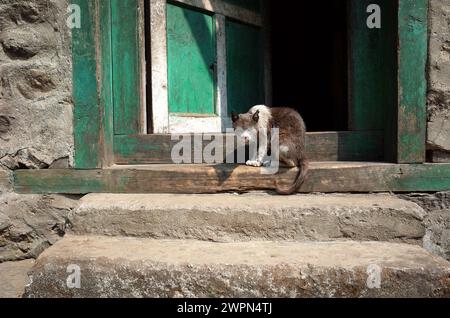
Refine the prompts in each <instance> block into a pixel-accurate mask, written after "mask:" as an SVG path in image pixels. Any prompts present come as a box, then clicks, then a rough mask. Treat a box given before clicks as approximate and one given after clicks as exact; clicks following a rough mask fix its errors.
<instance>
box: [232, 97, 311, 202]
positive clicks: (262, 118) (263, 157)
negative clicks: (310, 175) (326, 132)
mask: <svg viewBox="0 0 450 318" xmlns="http://www.w3.org/2000/svg"><path fill="white" fill-rule="evenodd" d="M231 118H232V121H233V128H234V129H235V131H236V133H237V134H238V137H240V138H243V139H244V141H245V142H246V143H247V144H248V143H251V142H257V143H258V151H257V155H256V158H252V159H251V160H249V161H247V163H246V164H247V165H248V166H254V167H262V166H264V165H266V164H267V160H268V159H267V158H268V153H269V151H278V150H277V149H270V142H269V141H270V140H271V137H270V136H271V132H272V129H273V128H278V129H279V153H278V157H279V160H280V162H281V163H282V164H284V165H286V166H288V167H298V168H299V171H298V173H297V176H296V179H295V181H294V183H293V184H292V185H291V186H290V187H289V188H287V189H282V188H281V187H280V186H279V185H278V184H276V188H275V190H276V192H277V193H278V194H282V195H290V194H293V193H296V192H297V191H298V189H299V188H300V187H301V186H302V184H303V183H304V181H305V179H306V176H307V172H308V160H307V158H306V155H305V137H306V126H305V123H304V121H303V118H302V117H301V116H300V114H299V113H298V112H297V111H295V110H293V109H291V108H270V107H267V106H264V105H257V106H254V107H252V108H251V109H250V110H249V111H248V112H247V113H245V114H237V113H232V114H231ZM261 132H264V133H267V135H268V136H267V138H258V137H257V136H259V135H260V133H261ZM254 138H257V139H258V140H253V139H254ZM272 157H273V156H272Z"/></svg>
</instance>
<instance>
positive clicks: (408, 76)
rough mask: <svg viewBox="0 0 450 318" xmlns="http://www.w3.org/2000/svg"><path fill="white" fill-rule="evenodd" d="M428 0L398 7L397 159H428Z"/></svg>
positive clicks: (405, 0) (406, 1) (406, 2)
mask: <svg viewBox="0 0 450 318" xmlns="http://www.w3.org/2000/svg"><path fill="white" fill-rule="evenodd" d="M427 52H428V0H400V2H399V9H398V60H399V62H398V63H399V65H398V133H397V162H399V163H422V162H425V160H426V123H427V120H426V93H427V81H426V63H427Z"/></svg>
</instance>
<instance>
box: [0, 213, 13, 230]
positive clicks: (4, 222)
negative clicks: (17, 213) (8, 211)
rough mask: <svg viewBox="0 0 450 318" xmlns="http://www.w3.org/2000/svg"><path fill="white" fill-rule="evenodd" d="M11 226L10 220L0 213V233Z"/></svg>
mask: <svg viewBox="0 0 450 318" xmlns="http://www.w3.org/2000/svg"><path fill="white" fill-rule="evenodd" d="M10 226H11V219H10V218H9V217H7V216H6V215H5V214H3V213H1V212H0V233H2V232H4V231H5V230H6V229H8V228H9V227H10Z"/></svg>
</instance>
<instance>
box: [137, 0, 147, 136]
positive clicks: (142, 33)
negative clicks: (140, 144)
mask: <svg viewBox="0 0 450 318" xmlns="http://www.w3.org/2000/svg"><path fill="white" fill-rule="evenodd" d="M144 1H145V0H139V2H138V5H139V6H138V14H139V24H138V27H139V57H140V63H141V80H140V84H141V89H140V92H141V94H140V95H141V96H140V97H141V111H140V117H141V118H140V122H139V129H140V133H141V134H146V133H147V92H146V87H147V78H146V77H147V76H146V73H147V72H146V62H145V12H144V10H145V5H144Z"/></svg>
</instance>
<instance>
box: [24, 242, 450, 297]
mask: <svg viewBox="0 0 450 318" xmlns="http://www.w3.org/2000/svg"><path fill="white" fill-rule="evenodd" d="M77 275H78V276H77ZM31 278H32V279H31V281H32V283H31V284H30V285H29V286H28V287H27V289H26V292H25V295H24V296H25V297H36V298H41V297H45V298H47V297H70V298H72V297H75V298H79V297H88V298H91V297H94V298H97V297H114V298H115V297H133V298H134V297H155V298H159V297H163V298H164V297H188V298H192V297H193V298H195V297H224V298H228V297H238V298H241V297H245V298H260V297H288V298H289V297H292V298H294V297H299V298H300V297H390V298H391V297H393V298H395V297H450V263H449V262H447V261H445V260H443V259H442V258H439V257H437V256H434V255H432V254H430V253H428V252H426V251H425V250H423V249H422V248H420V247H418V246H414V245H406V244H395V243H374V242H366V243H360V242H341V243H336V242H334V243H332V242H329V243H295V242H281V243H277V242H245V243H243V242H240V243H212V242H199V241H192V240H189V241H177V240H175V241H171V240H169V241H167V240H162V241H161V240H149V239H133V238H106V237H75V236H66V237H65V238H64V239H63V240H61V241H59V242H58V243H56V244H55V245H54V246H53V247H51V248H50V249H48V250H47V251H45V252H44V253H43V254H42V255H41V256H40V257H39V259H38V260H37V262H36V265H35V266H34V268H33V272H32V274H31ZM78 278H79V283H80V284H79V285H77V283H78ZM67 282H69V283H70V284H68V283H67ZM77 287H79V288H77Z"/></svg>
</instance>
